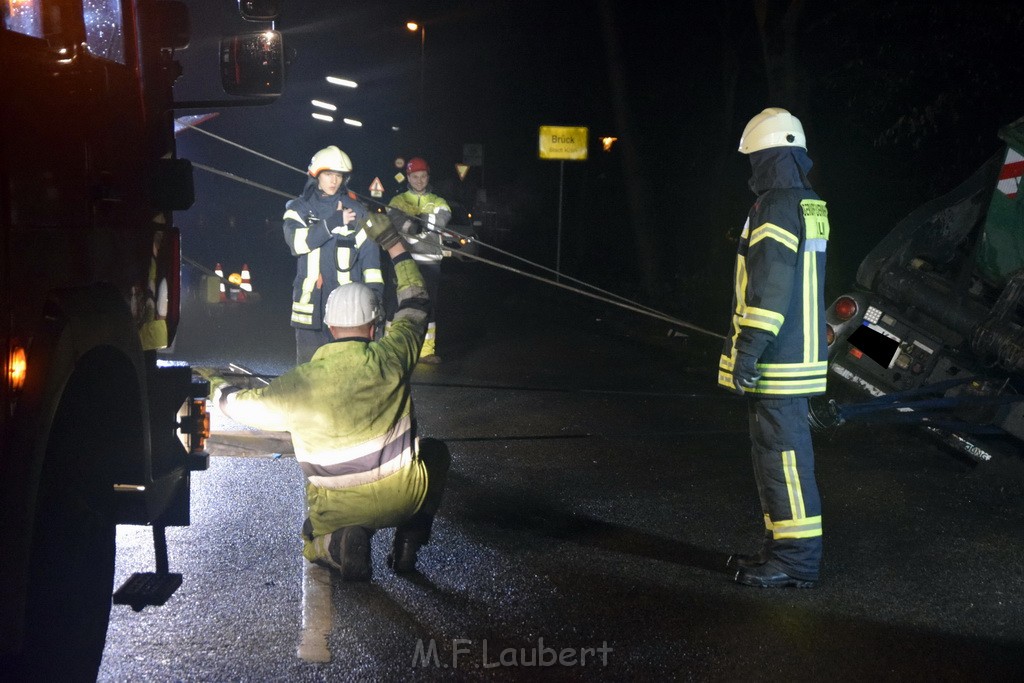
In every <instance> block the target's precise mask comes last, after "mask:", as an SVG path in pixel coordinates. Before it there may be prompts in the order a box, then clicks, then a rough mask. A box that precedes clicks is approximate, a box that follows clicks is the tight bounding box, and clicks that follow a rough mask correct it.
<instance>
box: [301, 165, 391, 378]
mask: <svg viewBox="0 0 1024 683" xmlns="http://www.w3.org/2000/svg"><path fill="white" fill-rule="evenodd" d="M351 173H352V161H351V159H349V157H348V155H347V154H345V153H344V152H343V151H341V150H340V149H338V148H337V147H335V146H333V145H332V146H330V147H325V148H323V149H321V150H320V151H319V152H317V153H316V154H314V155H313V158H312V160H311V161H310V163H309V175H310V178H309V180H308V181H306V186H305V188H304V189H303V190H302V194H301V195H299V197H297V198H296V199H292V200H290V201H289V202H288V203H287V204H286V205H285V213H284V239H285V242H287V243H288V248H289V249H290V250H291V252H292V256H295V257H296V260H297V268H296V273H295V280H294V282H293V283H292V317H291V324H292V327H294V328H295V357H296V363H299V364H301V363H305V362H307V361H309V359H311V358H312V357H313V352H314V351H316V350H317V349H318V348H320V347H321V346H323V345H324V344H326V343H327V342H329V341H331V335H330V333H329V331H328V329H327V326H326V325H325V324H324V320H323V314H324V306H325V305H326V303H327V295H328V294H329V293H330V292H331V291H333V290H334V288H335V287H337V286H338V285H343V284H346V283H349V282H361V283H364V284H366V285H367V286H369V287H370V288H371V289H373V290H374V291H375V292H376V293H377V294H378V296H379V295H382V294H383V292H384V277H383V275H382V273H381V269H380V249H378V248H377V245H376V244H374V243H373V241H372V240H368V239H366V234H365V233H364V232H363V231H362V230H360V229H359V228H358V227H357V221H359V220H361V219H362V218H364V217H365V216H366V213H367V212H366V208H365V207H364V206H363V205H362V204H361V203H360V202H358V201H357V200H355V199H354V198H353V197H351V196H350V195H349V194H348V192H347V191H345V186H346V183H347V182H348V178H349V175H350V174H351Z"/></svg>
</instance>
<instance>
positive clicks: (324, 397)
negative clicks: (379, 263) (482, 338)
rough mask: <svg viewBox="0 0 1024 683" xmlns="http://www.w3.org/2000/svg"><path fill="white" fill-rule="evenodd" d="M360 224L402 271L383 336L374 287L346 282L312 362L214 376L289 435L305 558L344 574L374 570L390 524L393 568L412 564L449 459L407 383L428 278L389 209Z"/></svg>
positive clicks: (236, 400) (237, 412)
mask: <svg viewBox="0 0 1024 683" xmlns="http://www.w3.org/2000/svg"><path fill="white" fill-rule="evenodd" d="M360 228H361V229H362V230H363V231H364V232H365V234H367V235H368V236H369V239H371V240H373V241H374V242H375V244H374V246H377V244H379V245H380V246H381V247H383V248H384V249H385V250H386V251H387V252H388V255H389V256H390V257H391V258H392V260H393V263H394V266H395V273H396V277H397V280H398V310H397V311H396V313H395V316H394V321H393V323H392V325H391V326H390V327H389V329H388V332H387V334H385V335H384V337H383V338H381V339H380V340H379V341H374V340H373V335H374V328H375V326H376V324H377V322H378V321H379V319H380V316H381V304H380V299H379V297H378V296H377V293H376V292H375V291H374V290H373V289H371V288H370V287H368V286H367V285H365V284H362V283H349V284H344V285H341V286H339V287H337V288H335V289H334V291H332V292H331V293H330V295H329V297H327V305H326V309H325V313H324V322H325V323H326V324H327V326H328V327H329V329H330V333H331V337H332V341H331V343H328V344H326V345H324V346H322V347H321V348H319V349H318V350H317V351H316V353H315V354H314V355H313V359H312V361H311V362H309V363H304V364H302V365H299V366H298V367H296V368H294V369H293V370H291V371H290V372H288V373H286V374H284V375H281V376H280V377H278V378H277V379H275V380H274V381H272V382H271V383H270V384H269V385H268V386H266V387H261V388H256V389H240V388H238V387H233V386H229V385H226V383H225V380H224V379H222V378H220V377H216V376H210V377H209V379H210V384H211V388H212V390H213V396H214V399H215V401H216V402H217V404H218V405H219V406H220V408H221V410H222V411H223V412H224V413H225V414H226V415H228V416H229V417H230V418H232V419H234V420H236V421H238V422H241V423H243V424H246V425H250V426H253V427H257V428H260V429H271V430H280V431H288V432H291V436H292V443H293V445H294V447H295V459H296V460H297V461H298V462H299V465H300V467H301V468H302V471H303V474H304V475H305V476H306V480H307V483H306V504H307V519H306V522H305V524H304V526H303V532H302V537H303V555H304V556H305V557H306V559H308V560H309V561H311V562H316V563H318V564H322V565H325V566H327V567H329V568H331V569H334V570H337V571H338V572H340V573H341V578H342V579H344V580H347V581H366V580H369V579H370V577H371V574H372V570H371V560H370V542H371V537H372V535H373V532H374V531H375V530H377V529H381V528H385V527H396V530H395V537H394V543H393V546H392V550H391V553H390V554H389V556H388V565H389V566H390V567H391V568H392V569H393V570H394V571H395V572H396V573H399V574H401V573H409V572H413V571H415V569H416V561H417V553H418V551H419V549H420V547H421V546H422V545H424V544H425V543H427V541H428V540H429V539H430V535H431V527H432V524H433V519H434V513H435V512H436V511H437V508H438V506H439V505H440V503H441V497H442V493H443V490H444V482H445V477H446V474H447V471H448V467H449V464H450V460H451V457H450V455H449V453H448V450H447V447H446V446H445V444H444V443H443V442H441V441H437V440H434V439H420V438H419V437H418V436H417V433H416V418H415V414H414V411H413V403H412V394H411V391H410V386H409V381H410V377H411V375H412V369H413V366H414V365H415V364H416V360H417V358H418V356H419V350H420V345H421V344H422V343H423V335H424V332H425V330H426V327H427V308H428V307H429V298H428V296H427V293H426V289H425V288H424V285H423V278H422V276H421V275H420V273H419V269H418V268H417V267H416V263H415V261H413V260H412V258H411V257H410V255H409V253H408V252H407V251H406V250H405V246H404V244H403V243H402V240H401V238H400V237H399V236H398V234H397V232H395V230H394V228H393V227H392V226H391V222H390V221H389V220H388V218H387V216H384V215H379V214H372V215H371V216H369V217H367V218H364V219H363V220H362V221H361V222H360ZM208 374H209V373H208Z"/></svg>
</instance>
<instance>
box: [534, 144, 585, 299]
mask: <svg viewBox="0 0 1024 683" xmlns="http://www.w3.org/2000/svg"><path fill="white" fill-rule="evenodd" d="M539 152H540V158H541V159H557V160H558V161H559V162H560V163H559V167H558V236H557V239H556V242H555V280H556V281H559V280H560V278H559V276H560V275H561V273H562V188H563V185H564V182H565V161H566V160H567V159H568V160H570V161H586V160H587V129H586V128H585V127H580V126H541V127H540V141H539Z"/></svg>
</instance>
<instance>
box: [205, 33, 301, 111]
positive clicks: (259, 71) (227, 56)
mask: <svg viewBox="0 0 1024 683" xmlns="http://www.w3.org/2000/svg"><path fill="white" fill-rule="evenodd" d="M284 52H285V50H284V41H283V39H282V37H281V34H280V33H279V32H277V31H260V32H258V33H244V34H241V35H237V36H231V37H230V38H225V39H223V40H221V41H220V82H221V85H222V86H223V87H224V92H226V93H228V94H229V95H269V96H276V95H280V94H281V90H282V89H283V87H284V65H285V61H284Z"/></svg>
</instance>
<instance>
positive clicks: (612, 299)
mask: <svg viewBox="0 0 1024 683" xmlns="http://www.w3.org/2000/svg"><path fill="white" fill-rule="evenodd" d="M187 126H188V127H189V128H191V129H193V130H196V131H199V132H200V133H202V134H204V135H207V136H209V137H211V138H213V139H215V140H218V141H220V142H223V143H225V144H228V145H231V146H233V147H236V148H238V149H241V150H243V151H246V152H249V153H250V154H253V155H255V156H258V157H260V158H261V159H266V160H268V161H271V162H273V163H275V164H278V165H280V166H284V167H285V168H287V169H289V170H292V171H295V172H297V173H300V174H302V175H303V176H305V175H306V172H305V171H303V170H302V169H300V168H296V167H295V166H291V165H289V164H286V163H284V162H282V161H279V160H277V159H274V158H272V157H269V156H267V155H265V154H262V153H260V152H257V151H256V150H254V149H251V148H249V147H246V146H244V145H241V144H239V143H237V142H233V141H231V140H228V139H227V138H224V137H221V136H219V135H216V134H214V133H211V132H209V131H207V130H203V129H202V128H199V127H197V126H195V125H193V124H187ZM192 165H193V166H194V167H196V168H199V169H201V170H204V171H207V172H208V173H213V174H215V175H220V176H222V177H225V178H228V179H230V180H234V181H236V182H239V183H242V184H245V185H249V186H251V187H255V188H257V189H261V190H264V191H266V192H270V193H272V194H276V195H279V196H282V197H286V198H289V199H291V198H293V197H294V195H293V194H290V193H287V192H282V191H281V190H277V189H275V188H272V187H268V186H266V185H262V184H260V183H257V182H255V181H252V180H249V179H248V178H243V177H242V176H239V175H236V174H234V173H230V172H228V171H222V170H220V169H216V168H213V167H211V166H207V165H205V164H200V163H197V162H192ZM348 191H349V192H351V194H353V195H354V196H355V197H356V198H358V199H360V200H362V201H364V202H368V203H370V204H373V205H375V206H377V207H380V208H382V209H386V208H387V205H386V204H384V203H383V202H381V201H378V200H377V199H374V198H370V197H366V196H365V195H362V194H360V193H358V192H355V191H352V190H348ZM410 218H412V219H413V220H416V221H419V223H420V224H421V225H423V226H424V227H426V228H427V229H428V230H431V231H435V232H440V233H447V234H449V235H451V236H453V237H455V238H457V239H459V240H463V241H464V242H472V243H473V244H476V245H478V246H480V247H484V248H486V249H491V250H492V251H495V252H497V253H499V254H502V255H503V256H506V257H509V258H512V259H514V260H516V261H519V262H521V263H525V264H527V265H529V266H531V267H533V268H537V269H538V270H542V271H545V272H548V273H552V274H554V275H555V276H556V277H558V278H559V280H560V279H566V280H569V281H571V282H574V283H576V284H578V285H581V286H583V287H587V288H588V289H590V290H592V291H586V290H584V289H580V288H579V287H571V286H568V285H565V284H563V283H562V282H560V281H559V280H551V279H549V278H545V277H542V276H540V275H536V274H534V273H527V272H526V271H523V270H520V269H518V268H515V267H512V266H509V265H505V264H502V263H498V262H497V261H493V260H491V259H487V258H484V257H481V256H477V255H475V254H470V253H468V252H462V253H461V254H460V256H462V257H463V258H468V259H471V260H474V261H477V262H480V263H484V264H487V265H490V266H493V267H495V268H499V269H503V270H507V271H509V272H511V273H515V274H517V275H522V276H523V277H528V278H531V279H534V280H537V281H538V282H544V283H547V284H550V285H552V286H555V287H560V288H562V289H565V290H567V291H570V292H573V293H575V294H580V295H582V296H586V297H589V298H591V299H596V300H598V301H602V302H604V303H608V304H611V305H613V306H618V307H619V308H623V309H625V310H628V311H631V312H633V313H639V314H640V315H646V316H648V317H652V318H655V319H657V320H660V321H662V322H667V323H670V324H672V325H676V326H678V327H684V328H686V329H689V330H693V331H694V332H699V333H701V334H704V335H708V336H711V337H715V338H716V339H725V336H724V335H722V334H718V333H716V332H712V331H710V330H707V329H704V328H703V327H700V326H698V325H694V324H692V323H689V322H686V321H685V320H680V319H679V318H675V317H673V316H670V315H668V314H666V313H662V312H661V311H658V310H656V309H654V308H651V307H649V306H645V305H643V304H640V303H638V302H636V301H633V300H631V299H628V298H627V297H624V296H621V295H619V294H615V293H614V292H609V291H607V290H604V289H601V288H600V287H596V286H594V285H591V284H589V283H587V282H584V281H582V280H579V279H576V278H574V277H571V276H568V275H565V274H564V273H560V272H558V271H556V270H554V269H552V268H548V267H547V266H543V265H541V264H539V263H536V262H534V261H530V260H528V259H525V258H523V257H521V256H518V255H516V254H513V253H512V252H509V251H506V250H504V249H501V248H499V247H496V246H494V245H491V244H488V243H486V242H484V241H482V240H479V239H477V238H476V237H474V236H470V235H464V234H462V233H460V232H458V231H456V230H453V229H451V228H448V227H445V228H443V229H442V230H438V229H437V228H436V227H435V226H433V225H430V224H429V223H427V221H424V220H423V219H421V218H419V217H418V216H411V217H410ZM186 260H187V261H188V262H189V263H192V264H194V265H195V263H194V261H192V260H191V259H186ZM594 292H597V293H596V294H595V293H594Z"/></svg>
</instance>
